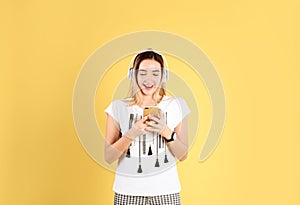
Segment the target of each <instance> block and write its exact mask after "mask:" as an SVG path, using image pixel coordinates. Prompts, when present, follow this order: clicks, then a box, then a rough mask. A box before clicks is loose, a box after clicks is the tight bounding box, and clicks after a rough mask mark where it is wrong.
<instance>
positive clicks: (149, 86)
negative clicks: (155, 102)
mask: <svg viewBox="0 0 300 205" xmlns="http://www.w3.org/2000/svg"><path fill="white" fill-rule="evenodd" d="M144 86H145V87H147V88H152V87H153V85H152V84H145V83H144Z"/></svg>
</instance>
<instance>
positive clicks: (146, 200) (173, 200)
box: [114, 193, 181, 205]
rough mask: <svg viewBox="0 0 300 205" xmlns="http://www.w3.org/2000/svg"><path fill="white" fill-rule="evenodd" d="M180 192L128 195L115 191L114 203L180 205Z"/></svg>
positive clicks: (117, 204) (124, 204)
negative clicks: (155, 194) (156, 194)
mask: <svg viewBox="0 0 300 205" xmlns="http://www.w3.org/2000/svg"><path fill="white" fill-rule="evenodd" d="M180 204H181V200H180V194H179V193H175V194H167V195H159V196H130V195H123V194H118V193H115V197H114V205H180Z"/></svg>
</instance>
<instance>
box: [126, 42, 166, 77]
mask: <svg viewBox="0 0 300 205" xmlns="http://www.w3.org/2000/svg"><path fill="white" fill-rule="evenodd" d="M145 52H153V53H156V54H158V55H160V56H161V57H162V59H163V68H162V69H163V79H162V82H164V83H165V82H166V81H167V80H169V72H168V62H167V59H166V58H165V57H164V56H163V55H162V54H161V53H160V52H158V51H156V50H153V49H151V48H147V49H145V50H142V51H140V52H138V53H137V54H136V55H135V56H134V57H133V58H132V59H131V61H130V64H129V70H128V79H129V80H132V78H133V70H134V69H133V63H134V61H135V59H136V58H137V56H138V55H140V54H142V53H145Z"/></svg>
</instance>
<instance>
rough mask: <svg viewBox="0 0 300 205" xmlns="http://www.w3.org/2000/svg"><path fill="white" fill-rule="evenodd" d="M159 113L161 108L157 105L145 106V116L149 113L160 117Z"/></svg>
mask: <svg viewBox="0 0 300 205" xmlns="http://www.w3.org/2000/svg"><path fill="white" fill-rule="evenodd" d="M158 113H159V108H158V107H156V106H146V107H144V112H143V116H144V117H145V116H147V115H149V114H151V115H153V116H155V117H158Z"/></svg>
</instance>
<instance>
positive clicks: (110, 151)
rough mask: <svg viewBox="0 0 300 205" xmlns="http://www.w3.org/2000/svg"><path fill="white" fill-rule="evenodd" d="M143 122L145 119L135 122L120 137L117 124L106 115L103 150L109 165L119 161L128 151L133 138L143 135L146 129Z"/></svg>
mask: <svg viewBox="0 0 300 205" xmlns="http://www.w3.org/2000/svg"><path fill="white" fill-rule="evenodd" d="M145 120H146V118H143V119H141V120H139V121H137V122H136V123H135V124H134V126H133V127H132V128H131V129H130V130H129V131H128V132H127V133H126V134H124V135H123V136H122V137H120V134H121V132H120V126H119V124H118V123H117V122H116V121H115V120H114V119H113V117H112V116H110V115H109V114H107V120H106V134H105V148H104V159H105V161H106V162H108V163H109V164H111V163H112V162H114V161H115V160H117V159H119V158H120V157H121V156H122V155H123V153H124V152H125V151H126V150H127V149H128V147H129V145H130V143H131V142H132V141H133V140H134V138H135V137H137V136H139V135H142V134H143V133H144V129H145V127H146V125H145V124H144V122H145Z"/></svg>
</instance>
